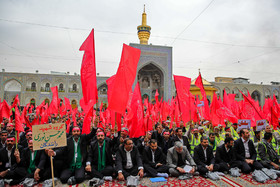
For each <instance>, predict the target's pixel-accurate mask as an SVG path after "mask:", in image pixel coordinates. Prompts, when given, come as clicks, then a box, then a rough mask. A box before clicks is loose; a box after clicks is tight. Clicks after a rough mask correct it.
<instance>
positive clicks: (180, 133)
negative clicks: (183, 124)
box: [173, 128, 191, 151]
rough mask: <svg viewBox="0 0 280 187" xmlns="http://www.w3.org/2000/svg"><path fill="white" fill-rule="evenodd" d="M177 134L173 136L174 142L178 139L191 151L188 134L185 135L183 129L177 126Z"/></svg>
mask: <svg viewBox="0 0 280 187" xmlns="http://www.w3.org/2000/svg"><path fill="white" fill-rule="evenodd" d="M175 134H176V135H175V136H174V138H173V139H174V142H176V141H180V142H182V144H183V145H184V146H186V147H187V149H188V151H190V150H191V146H190V143H189V140H188V138H187V137H186V136H183V130H182V129H181V128H177V129H176V130H175Z"/></svg>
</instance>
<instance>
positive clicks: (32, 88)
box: [31, 82, 36, 91]
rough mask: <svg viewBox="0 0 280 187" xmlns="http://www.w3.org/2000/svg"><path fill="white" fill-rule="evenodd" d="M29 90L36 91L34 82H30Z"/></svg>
mask: <svg viewBox="0 0 280 187" xmlns="http://www.w3.org/2000/svg"><path fill="white" fill-rule="evenodd" d="M31 91H36V82H32V83H31Z"/></svg>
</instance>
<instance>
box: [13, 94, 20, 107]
mask: <svg viewBox="0 0 280 187" xmlns="http://www.w3.org/2000/svg"><path fill="white" fill-rule="evenodd" d="M17 105H19V106H20V103H19V98H18V94H17V95H16V97H15V99H14V102H13V105H12V106H11V108H14V107H16V106H17Z"/></svg>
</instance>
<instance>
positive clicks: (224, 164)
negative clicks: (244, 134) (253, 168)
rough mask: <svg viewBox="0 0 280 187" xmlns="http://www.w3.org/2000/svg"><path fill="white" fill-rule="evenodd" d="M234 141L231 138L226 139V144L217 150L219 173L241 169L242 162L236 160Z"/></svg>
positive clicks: (216, 160)
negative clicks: (235, 168) (236, 168)
mask: <svg viewBox="0 0 280 187" xmlns="http://www.w3.org/2000/svg"><path fill="white" fill-rule="evenodd" d="M233 144H234V140H233V138H231V137H227V138H226V139H225V143H224V144H223V145H221V146H219V147H218V148H217V150H216V156H215V163H217V164H218V165H219V171H221V172H224V171H227V172H228V171H229V169H230V168H234V167H238V168H241V162H238V161H237V160H236V155H235V152H234V150H233Z"/></svg>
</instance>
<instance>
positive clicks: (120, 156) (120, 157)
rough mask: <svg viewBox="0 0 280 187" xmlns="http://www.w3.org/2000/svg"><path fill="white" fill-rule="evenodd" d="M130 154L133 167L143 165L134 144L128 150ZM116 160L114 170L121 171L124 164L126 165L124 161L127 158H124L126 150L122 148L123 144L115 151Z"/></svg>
mask: <svg viewBox="0 0 280 187" xmlns="http://www.w3.org/2000/svg"><path fill="white" fill-rule="evenodd" d="M130 155H131V160H132V164H133V167H135V166H136V167H137V168H139V167H143V164H142V159H141V156H140V154H139V151H138V149H137V147H136V146H133V148H132V150H131V152H130ZM116 159H117V161H116V170H117V171H120V170H121V171H122V170H123V168H124V166H126V162H127V158H126V152H125V150H124V146H123V145H122V146H120V147H119V150H118V151H117V158H116Z"/></svg>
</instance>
